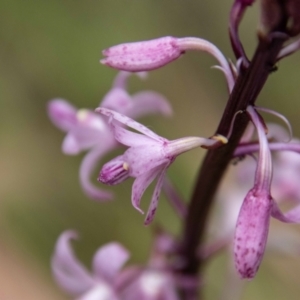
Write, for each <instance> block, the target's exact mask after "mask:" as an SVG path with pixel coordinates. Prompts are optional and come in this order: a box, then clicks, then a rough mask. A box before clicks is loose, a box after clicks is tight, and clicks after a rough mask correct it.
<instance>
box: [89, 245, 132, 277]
mask: <svg viewBox="0 0 300 300" xmlns="http://www.w3.org/2000/svg"><path fill="white" fill-rule="evenodd" d="M129 256H130V255H129V252H128V251H127V250H126V249H125V248H124V247H123V246H122V245H120V244H119V243H116V242H112V243H109V244H107V245H105V246H103V247H101V248H100V249H99V250H98V251H97V252H96V254H95V256H94V259H93V270H94V274H95V275H96V276H97V277H98V278H102V279H105V280H106V281H107V282H112V281H113V280H114V278H115V277H116V275H117V274H118V272H119V271H120V269H121V268H122V267H123V265H124V264H125V262H126V261H127V260H128V259H129Z"/></svg>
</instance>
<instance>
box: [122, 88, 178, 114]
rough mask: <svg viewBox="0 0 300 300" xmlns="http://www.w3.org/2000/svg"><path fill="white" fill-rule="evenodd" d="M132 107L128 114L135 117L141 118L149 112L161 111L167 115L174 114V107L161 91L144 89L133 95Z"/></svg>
mask: <svg viewBox="0 0 300 300" xmlns="http://www.w3.org/2000/svg"><path fill="white" fill-rule="evenodd" d="M132 101H133V103H132V107H131V109H130V110H129V111H127V113H126V115H128V116H130V117H131V118H133V119H136V118H140V117H142V116H144V115H148V114H156V113H161V114H162V115H165V116H170V115H171V114H172V108H171V105H170V104H169V102H168V100H167V99H166V98H165V97H164V96H162V95H161V94H159V93H156V92H152V91H144V92H140V93H136V94H134V95H133V96H132Z"/></svg>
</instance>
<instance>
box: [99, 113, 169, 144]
mask: <svg viewBox="0 0 300 300" xmlns="http://www.w3.org/2000/svg"><path fill="white" fill-rule="evenodd" d="M96 112H98V113H101V114H103V115H105V116H108V117H112V118H113V119H115V120H117V121H119V122H120V123H122V124H124V125H126V126H128V127H131V128H133V129H135V130H137V131H139V132H141V133H143V134H144V135H146V136H148V137H150V138H153V139H154V140H156V141H160V142H164V141H165V139H164V138H162V137H160V136H159V135H157V134H155V133H154V132H153V131H151V130H150V129H148V128H147V127H145V126H144V125H142V124H140V123H138V122H136V121H134V120H132V119H130V118H128V117H126V116H124V115H122V114H119V113H117V112H115V111H113V110H110V109H106V108H102V107H98V108H96Z"/></svg>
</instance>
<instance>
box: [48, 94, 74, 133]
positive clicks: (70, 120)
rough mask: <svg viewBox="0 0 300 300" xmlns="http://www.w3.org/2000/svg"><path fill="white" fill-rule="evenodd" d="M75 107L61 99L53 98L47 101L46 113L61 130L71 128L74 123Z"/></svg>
mask: <svg viewBox="0 0 300 300" xmlns="http://www.w3.org/2000/svg"><path fill="white" fill-rule="evenodd" d="M76 113H77V109H76V108H75V107H74V106H73V105H71V104H70V103H69V102H67V101H66V100H63V99H54V100H51V101H50V102H49V103H48V115H49V118H50V119H51V121H52V122H53V123H54V125H55V126H57V127H58V128H60V129H61V130H63V131H68V130H70V129H71V128H73V127H74V126H75V125H76V123H77V119H76Z"/></svg>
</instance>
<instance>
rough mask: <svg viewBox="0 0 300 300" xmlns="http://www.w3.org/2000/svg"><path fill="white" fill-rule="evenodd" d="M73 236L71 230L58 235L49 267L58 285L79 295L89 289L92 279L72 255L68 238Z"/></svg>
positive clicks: (75, 236)
mask: <svg viewBox="0 0 300 300" xmlns="http://www.w3.org/2000/svg"><path fill="white" fill-rule="evenodd" d="M75 238H77V234H76V232H75V231H71V230H69V231H65V232H64V233H62V234H61V235H60V237H59V239H58V241H57V243H56V247H55V252H54V255H53V257H52V260H51V268H52V272H53V275H54V278H55V280H56V282H57V283H58V285H60V286H61V287H62V288H63V289H64V290H65V291H67V292H68V293H70V294H72V295H79V294H82V293H84V292H86V291H87V290H88V289H90V288H91V287H92V286H93V285H94V280H93V278H92V277H91V275H90V274H89V273H88V271H87V270H86V268H85V267H84V266H83V265H82V264H81V263H80V262H79V261H78V260H77V259H76V257H75V256H74V253H73V250H72V248H71V246H70V240H71V239H75Z"/></svg>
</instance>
